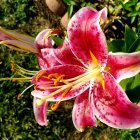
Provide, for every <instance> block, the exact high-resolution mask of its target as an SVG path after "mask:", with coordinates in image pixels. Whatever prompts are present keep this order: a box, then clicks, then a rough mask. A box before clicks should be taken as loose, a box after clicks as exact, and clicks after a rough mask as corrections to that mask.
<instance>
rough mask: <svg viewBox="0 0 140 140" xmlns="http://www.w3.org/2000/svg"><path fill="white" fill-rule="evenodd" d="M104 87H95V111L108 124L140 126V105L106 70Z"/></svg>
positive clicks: (123, 127) (121, 126) (129, 127)
mask: <svg viewBox="0 0 140 140" xmlns="http://www.w3.org/2000/svg"><path fill="white" fill-rule="evenodd" d="M104 82H105V85H104V89H103V87H102V85H101V84H98V86H97V87H96V89H94V91H93V92H94V94H93V95H94V97H93V99H94V101H93V103H94V112H95V115H96V117H97V118H98V119H100V120H101V121H102V122H103V123H105V124H107V125H108V126H111V127H114V128H120V129H133V128H138V127H140V107H138V106H136V105H135V104H134V103H132V102H131V101H130V100H129V99H128V97H127V96H126V94H125V92H124V91H123V89H122V88H121V87H120V86H119V85H118V84H117V82H116V80H115V79H114V77H113V76H111V75H110V74H109V73H107V72H104Z"/></svg>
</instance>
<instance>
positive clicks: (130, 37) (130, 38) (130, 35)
mask: <svg viewBox="0 0 140 140" xmlns="http://www.w3.org/2000/svg"><path fill="white" fill-rule="evenodd" d="M124 39H125V47H126V48H125V50H126V52H130V48H131V46H132V44H133V43H134V41H135V40H136V39H137V34H136V33H135V32H134V31H133V30H132V29H130V28H129V27H128V26H125V33H124Z"/></svg>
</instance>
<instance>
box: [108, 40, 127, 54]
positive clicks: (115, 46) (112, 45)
mask: <svg viewBox="0 0 140 140" xmlns="http://www.w3.org/2000/svg"><path fill="white" fill-rule="evenodd" d="M108 49H109V51H111V52H120V51H122V52H124V51H125V42H124V40H123V39H116V40H112V41H111V42H108Z"/></svg>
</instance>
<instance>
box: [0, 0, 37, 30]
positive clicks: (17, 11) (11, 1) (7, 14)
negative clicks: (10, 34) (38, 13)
mask: <svg viewBox="0 0 140 140" xmlns="http://www.w3.org/2000/svg"><path fill="white" fill-rule="evenodd" d="M34 16H35V6H34V5H33V0H1V2H0V25H1V26H5V27H6V28H10V29H15V28H17V27H21V26H23V25H24V24H25V23H26V22H28V21H29V17H34Z"/></svg>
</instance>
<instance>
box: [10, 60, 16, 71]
mask: <svg viewBox="0 0 140 140" xmlns="http://www.w3.org/2000/svg"><path fill="white" fill-rule="evenodd" d="M11 71H12V72H13V73H15V72H16V62H15V61H12V62H11Z"/></svg>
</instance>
